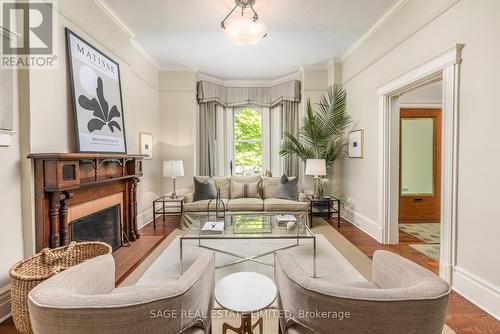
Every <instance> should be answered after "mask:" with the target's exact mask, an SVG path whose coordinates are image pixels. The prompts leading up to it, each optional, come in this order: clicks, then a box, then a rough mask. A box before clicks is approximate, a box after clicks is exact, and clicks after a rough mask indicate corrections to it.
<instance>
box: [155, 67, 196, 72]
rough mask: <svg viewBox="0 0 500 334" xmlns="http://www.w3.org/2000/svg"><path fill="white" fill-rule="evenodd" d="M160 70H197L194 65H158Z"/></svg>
mask: <svg viewBox="0 0 500 334" xmlns="http://www.w3.org/2000/svg"><path fill="white" fill-rule="evenodd" d="M160 72H194V73H198V72H199V70H198V69H197V68H195V67H189V66H160Z"/></svg>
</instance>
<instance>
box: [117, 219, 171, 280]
mask: <svg viewBox="0 0 500 334" xmlns="http://www.w3.org/2000/svg"><path fill="white" fill-rule="evenodd" d="M179 222H180V217H178V216H166V217H165V221H164V222H163V221H162V219H161V218H159V219H157V220H156V228H153V223H152V222H151V223H149V224H148V225H146V226H144V227H143V228H142V229H141V237H140V238H139V239H138V240H136V241H135V242H132V243H131V247H121V248H119V249H118V250H116V251H115V252H114V253H113V257H114V258H115V265H116V285H118V284H120V283H121V282H122V281H123V280H124V279H125V278H126V277H127V276H128V275H129V274H130V273H131V272H132V271H134V269H135V268H137V266H138V265H139V264H141V262H142V261H144V259H145V258H147V257H148V255H149V254H151V252H152V251H153V250H154V249H155V248H156V246H158V245H159V244H160V243H161V242H162V241H163V240H164V239H165V238H166V237H167V236H168V235H169V234H170V233H172V231H173V230H175V228H176V227H178V226H179Z"/></svg>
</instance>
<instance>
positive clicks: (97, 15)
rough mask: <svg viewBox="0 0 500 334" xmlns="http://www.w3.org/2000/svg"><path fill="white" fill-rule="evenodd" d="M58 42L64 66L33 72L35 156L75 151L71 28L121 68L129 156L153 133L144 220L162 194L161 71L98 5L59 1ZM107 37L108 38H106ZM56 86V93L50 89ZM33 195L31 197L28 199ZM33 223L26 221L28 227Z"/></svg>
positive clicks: (143, 186) (141, 205) (141, 201)
mask: <svg viewBox="0 0 500 334" xmlns="http://www.w3.org/2000/svg"><path fill="white" fill-rule="evenodd" d="M58 13H59V15H57V18H56V19H57V25H58V27H57V32H56V33H57V35H56V36H57V40H56V42H55V43H54V44H55V46H56V47H57V48H58V53H59V57H58V59H59V64H58V67H57V69H54V70H32V71H30V73H29V99H30V100H29V101H30V104H29V117H30V120H29V122H30V124H31V126H30V141H29V143H28V144H27V145H29V149H28V151H29V152H32V153H38V152H75V151H76V145H75V130H74V126H73V110H72V104H71V93H70V92H71V90H70V82H69V79H68V71H67V63H66V41H65V32H64V28H65V27H69V28H70V29H71V30H73V31H74V32H75V33H77V34H79V35H80V36H81V37H82V38H84V39H85V40H87V41H88V42H89V43H91V44H93V45H94V46H95V47H96V48H98V49H99V50H101V51H102V52H104V53H105V54H107V55H108V56H109V57H111V58H113V59H114V60H115V61H117V62H118V63H119V65H120V76H121V83H122V96H123V109H124V117H125V132H126V139H127V150H128V153H129V154H133V153H138V152H139V132H149V133H152V134H153V138H154V141H155V142H154V148H153V156H154V159H153V160H146V161H145V162H144V177H142V178H141V183H140V184H139V188H138V212H139V215H141V214H142V213H144V212H145V211H147V210H150V208H151V205H152V201H153V200H154V198H155V196H156V197H157V195H158V194H159V192H160V188H159V184H158V182H157V181H158V178H159V169H160V161H161V158H160V156H159V155H160V148H159V145H158V143H159V137H160V127H159V122H158V120H159V91H158V70H157V68H155V67H154V65H152V64H151V63H149V62H148V61H147V60H146V58H145V57H144V56H143V54H142V53H141V52H140V51H139V50H138V49H136V48H135V47H134V45H133V43H132V42H131V40H130V36H129V35H128V34H126V33H125V32H124V31H123V30H121V29H120V28H119V27H118V26H117V25H116V23H115V22H113V21H112V20H111V19H110V17H108V16H107V15H106V14H105V13H104V12H103V11H102V10H101V9H100V8H99V7H98V6H97V5H96V3H95V2H93V1H71V0H62V1H59V8H58ZM103 32H106V33H103ZM47 83H50V89H49V87H48V86H47ZM25 195H26V196H28V194H25ZM31 221H32V219H31V220H28V221H25V223H26V225H25V226H26V227H28V226H29V225H31Z"/></svg>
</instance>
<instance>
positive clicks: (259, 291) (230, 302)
mask: <svg viewBox="0 0 500 334" xmlns="http://www.w3.org/2000/svg"><path fill="white" fill-rule="evenodd" d="M277 295H278V289H277V288H276V285H275V284H274V282H273V281H272V280H271V279H270V278H268V277H266V276H264V275H262V274H258V273H254V272H238V273H235V274H232V275H228V276H226V277H224V278H223V279H221V280H220V281H219V283H217V286H216V287H215V300H216V301H217V303H219V305H220V306H222V307H223V308H225V309H226V310H229V311H233V312H236V313H239V314H241V326H240V327H239V328H235V327H232V326H230V325H229V324H227V323H224V324H223V325H222V334H227V333H228V332H234V333H238V334H252V333H253V332H254V329H255V328H257V327H259V333H265V332H264V324H263V320H262V318H259V319H258V320H257V321H256V322H255V323H254V324H252V313H253V312H258V311H261V310H264V309H266V308H268V307H269V306H271V304H272V303H274V300H275V299H276V296H277Z"/></svg>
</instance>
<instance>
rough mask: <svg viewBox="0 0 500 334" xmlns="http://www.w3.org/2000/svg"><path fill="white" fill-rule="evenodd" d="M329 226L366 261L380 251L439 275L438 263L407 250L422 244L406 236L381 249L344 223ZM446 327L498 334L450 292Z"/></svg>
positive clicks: (495, 325)
mask: <svg viewBox="0 0 500 334" xmlns="http://www.w3.org/2000/svg"><path fill="white" fill-rule="evenodd" d="M330 225H331V226H333V228H335V229H336V230H337V231H339V232H340V233H341V234H342V235H343V236H344V237H345V238H346V239H348V240H349V241H350V242H352V243H353V244H354V245H355V246H356V247H358V248H359V249H360V250H361V251H362V252H363V253H365V254H366V255H367V256H369V257H370V258H371V257H372V256H373V253H374V252H375V251H376V250H379V249H384V250H388V251H391V252H394V253H397V254H399V255H401V256H403V257H405V258H407V259H410V260H412V261H413V262H415V263H418V264H419V265H421V266H423V267H425V268H427V269H429V270H431V271H432V272H434V273H438V272H439V263H438V262H437V261H434V260H432V259H431V258H429V257H427V256H425V255H423V254H421V253H419V252H417V251H416V250H415V249H413V248H411V247H410V246H409V244H416V243H423V242H422V241H421V240H419V239H417V238H415V237H413V236H411V235H409V234H407V233H404V232H401V231H400V243H399V245H381V244H379V243H378V242H377V241H376V240H374V239H372V238H371V237H370V236H368V235H367V234H365V233H364V232H362V231H361V230H360V229H358V228H357V227H355V226H353V225H351V224H349V223H348V222H346V221H345V220H342V225H341V227H340V228H337V220H336V219H332V220H331V221H330ZM446 324H447V325H448V326H449V327H450V328H451V329H453V330H454V331H455V332H456V333H457V334H472V333H474V334H479V333H481V334H486V333H491V334H500V321H497V320H496V319H495V318H493V317H492V316H490V315H489V314H488V313H486V312H484V311H483V310H481V309H480V308H479V307H477V306H476V305H474V304H472V303H471V302H469V301H468V300H467V299H465V298H464V297H462V296H461V295H459V294H458V293H456V292H454V291H453V292H452V294H451V298H450V303H449V306H448V315H447V317H446Z"/></svg>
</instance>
